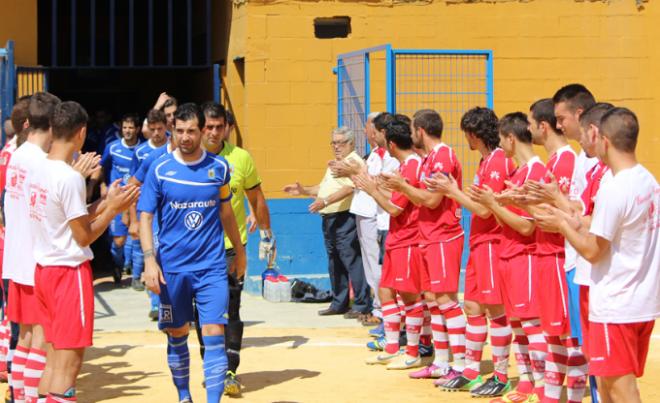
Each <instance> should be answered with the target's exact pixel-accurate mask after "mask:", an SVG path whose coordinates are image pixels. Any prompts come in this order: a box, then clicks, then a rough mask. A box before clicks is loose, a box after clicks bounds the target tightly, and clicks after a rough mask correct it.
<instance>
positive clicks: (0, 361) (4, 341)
mask: <svg viewBox="0 0 660 403" xmlns="http://www.w3.org/2000/svg"><path fill="white" fill-rule="evenodd" d="M9 326H10V325H9V321H8V320H7V319H5V320H3V321H2V323H0V372H7V353H9V339H10V338H11V329H10V328H9Z"/></svg>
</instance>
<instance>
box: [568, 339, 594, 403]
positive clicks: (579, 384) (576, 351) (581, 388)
mask: <svg viewBox="0 0 660 403" xmlns="http://www.w3.org/2000/svg"><path fill="white" fill-rule="evenodd" d="M562 342H563V343H564V345H565V346H566V352H567V353H568V362H567V364H566V373H567V374H568V376H567V377H566V389H567V391H566V395H567V398H568V399H567V402H568V403H578V402H581V401H582V399H583V398H584V393H585V391H586V388H587V369H588V365H587V358H586V357H585V356H584V354H583V353H582V348H581V347H580V345H579V344H578V341H577V339H575V338H567V339H564V340H562Z"/></svg>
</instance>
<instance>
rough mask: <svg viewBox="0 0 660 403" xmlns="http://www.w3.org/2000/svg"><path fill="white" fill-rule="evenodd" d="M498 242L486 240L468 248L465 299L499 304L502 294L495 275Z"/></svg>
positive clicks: (497, 259)
mask: <svg viewBox="0 0 660 403" xmlns="http://www.w3.org/2000/svg"><path fill="white" fill-rule="evenodd" d="M499 251H500V244H499V242H494V241H488V242H482V243H480V244H477V245H475V246H474V247H472V248H471V249H470V260H469V261H468V264H467V267H466V268H465V299H466V300H468V301H476V302H478V303H480V304H487V305H500V304H502V294H501V291H500V287H499V279H498V276H497V271H498V266H499V263H500V253H499Z"/></svg>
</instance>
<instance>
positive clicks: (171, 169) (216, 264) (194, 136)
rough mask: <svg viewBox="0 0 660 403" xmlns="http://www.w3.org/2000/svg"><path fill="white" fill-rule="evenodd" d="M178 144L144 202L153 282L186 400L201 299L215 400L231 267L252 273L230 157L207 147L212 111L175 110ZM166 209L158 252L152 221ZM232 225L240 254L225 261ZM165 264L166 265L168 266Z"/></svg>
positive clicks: (209, 390) (156, 171) (152, 171)
mask: <svg viewBox="0 0 660 403" xmlns="http://www.w3.org/2000/svg"><path fill="white" fill-rule="evenodd" d="M175 122H176V123H175V136H176V137H177V139H178V148H177V149H176V150H174V152H172V153H171V154H169V155H166V156H164V157H162V158H161V159H159V160H158V161H156V163H154V164H153V165H152V166H151V167H150V168H149V172H148V174H147V179H146V182H145V184H144V186H143V193H142V196H141V197H140V201H139V202H138V211H140V240H141V242H142V249H143V251H144V252H143V253H144V259H145V271H144V278H145V283H146V286H147V288H149V289H150V290H151V291H153V292H155V293H156V294H159V295H160V312H159V320H158V326H159V328H160V329H161V330H165V331H166V333H167V339H168V354H167V357H168V364H169V366H170V369H171V371H172V379H173V381H174V385H175V386H176V388H177V391H178V394H179V401H180V402H191V401H192V398H191V395H190V388H189V363H190V353H189V351H188V344H187V340H188V333H189V322H190V321H192V320H193V319H194V316H193V300H194V301H195V303H196V306H197V310H198V312H199V322H200V324H201V327H202V337H203V340H204V346H205V353H204V377H205V384H206V395H207V401H208V402H219V401H220V397H221V395H222V392H223V389H224V380H225V373H226V370H227V355H226V352H225V336H224V325H226V324H227V319H226V315H227V305H228V300H229V298H228V290H227V274H228V271H229V272H234V271H235V272H236V276H237V278H242V277H243V275H244V274H245V265H246V256H245V249H244V248H243V244H242V243H241V238H240V233H239V232H238V226H237V224H236V219H235V217H234V213H233V211H232V209H231V205H230V203H229V201H230V199H231V189H230V185H229V180H230V175H229V172H230V170H229V164H228V163H227V161H226V160H225V159H224V158H222V157H219V156H215V155H211V154H209V153H207V152H206V151H205V150H204V149H203V148H202V130H203V128H204V125H205V119H204V114H203V113H202V111H201V110H200V108H199V107H197V105H195V104H190V103H189V104H184V105H181V106H180V107H179V109H177V111H176V114H175ZM156 213H157V214H158V221H159V234H158V243H159V246H158V253H157V254H156V253H155V252H154V242H153V236H152V221H153V217H154V214H156ZM223 229H224V231H226V233H227V235H228V236H229V239H230V240H231V242H232V245H233V246H234V251H235V253H236V255H235V257H234V259H233V262H232V266H230V267H229V268H227V265H226V261H225V245H224V233H223ZM161 267H162V270H161Z"/></svg>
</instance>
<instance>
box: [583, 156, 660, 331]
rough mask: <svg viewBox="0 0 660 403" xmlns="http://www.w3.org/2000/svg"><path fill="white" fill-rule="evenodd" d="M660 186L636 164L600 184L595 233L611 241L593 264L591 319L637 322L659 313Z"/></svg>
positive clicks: (593, 224) (594, 221)
mask: <svg viewBox="0 0 660 403" xmlns="http://www.w3.org/2000/svg"><path fill="white" fill-rule="evenodd" d="M659 208H660V186H658V182H657V181H656V180H655V178H654V177H653V175H652V174H651V173H650V172H649V171H648V170H646V168H644V167H643V166H641V165H639V164H637V165H635V166H634V167H632V168H629V169H625V170H623V171H620V172H618V173H617V174H616V175H614V177H613V178H612V179H611V180H609V181H607V182H606V183H601V187H600V189H599V191H598V196H597V197H596V204H595V209H594V214H593V220H592V222H591V229H590V231H591V233H592V234H595V235H597V236H599V237H602V238H605V239H607V240H609V241H610V243H611V244H610V251H609V252H608V253H607V255H606V256H605V257H604V258H603V259H602V260H601V261H599V262H597V263H596V264H594V265H593V266H592V270H591V280H592V282H593V284H592V285H591V287H590V288H589V320H590V321H592V322H598V323H635V322H646V321H652V320H654V319H655V318H657V317H660V244H659V242H660V212H659V211H658V209H659Z"/></svg>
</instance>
